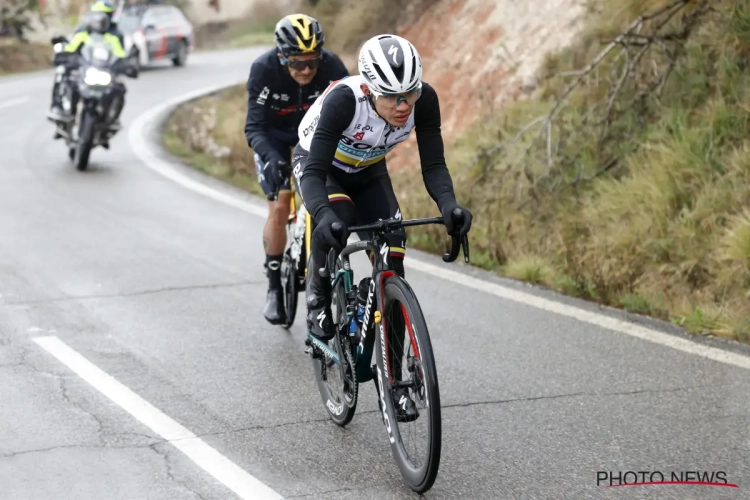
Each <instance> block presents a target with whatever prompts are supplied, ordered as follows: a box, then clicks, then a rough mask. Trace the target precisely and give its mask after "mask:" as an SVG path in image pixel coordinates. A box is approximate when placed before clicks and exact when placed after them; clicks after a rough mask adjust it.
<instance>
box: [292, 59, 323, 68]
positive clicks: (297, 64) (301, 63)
mask: <svg viewBox="0 0 750 500" xmlns="http://www.w3.org/2000/svg"><path fill="white" fill-rule="evenodd" d="M286 64H287V66H289V67H290V68H291V69H293V70H296V71H302V70H303V69H305V68H310V69H316V68H317V67H318V66H320V57H313V58H312V59H287V60H286Z"/></svg>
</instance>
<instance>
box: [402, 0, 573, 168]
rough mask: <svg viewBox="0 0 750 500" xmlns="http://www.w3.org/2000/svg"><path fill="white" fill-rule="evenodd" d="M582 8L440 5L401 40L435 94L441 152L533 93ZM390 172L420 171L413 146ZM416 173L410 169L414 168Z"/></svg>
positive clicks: (514, 0) (542, 1) (483, 0)
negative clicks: (477, 123)
mask: <svg viewBox="0 0 750 500" xmlns="http://www.w3.org/2000/svg"><path fill="white" fill-rule="evenodd" d="M584 4H585V1H584V0H522V1H519V0H492V1H490V0H439V1H438V2H436V3H435V4H434V5H433V6H432V7H431V8H430V9H429V10H425V12H424V13H423V14H422V15H421V16H419V18H418V19H416V20H415V21H414V22H413V23H411V24H410V25H408V26H405V27H404V28H402V29H401V30H400V32H399V34H400V35H401V36H403V37H405V38H407V39H408V40H409V41H411V42H412V43H414V45H416V47H417V49H418V50H419V52H420V54H421V55H422V59H423V64H424V80H425V81H426V82H428V83H430V84H431V85H432V86H433V87H435V89H436V90H437V92H438V96H439V97H440V102H441V111H442V118H443V136H444V138H445V140H446V143H447V144H450V142H451V141H452V140H454V139H456V138H457V137H458V136H459V135H460V134H461V133H462V132H463V131H465V130H466V128H467V127H468V126H469V125H470V124H472V123H473V122H474V120H476V119H477V118H478V117H481V116H482V115H483V114H487V113H491V112H492V110H493V109H498V108H499V107H501V106H502V105H503V104H504V103H506V102H508V101H509V100H513V99H518V98H522V97H523V96H524V95H525V94H527V93H529V92H530V91H531V90H533V88H534V87H535V81H534V75H535V73H536V70H537V69H538V68H539V65H540V64H541V62H542V61H543V59H544V55H545V54H546V53H548V52H549V51H552V50H557V49H560V48H562V47H564V46H566V45H567V44H568V43H569V41H570V40H571V39H572V38H573V36H574V35H575V34H576V33H577V32H578V30H579V29H580V28H581V27H582V24H581V21H582V15H583V13H584V9H585V5H584ZM388 161H389V167H390V168H391V169H399V168H404V167H405V166H406V165H413V166H416V165H418V161H419V159H418V155H417V154H416V140H415V138H414V137H413V136H412V137H411V138H410V140H409V141H408V142H407V143H406V144H404V145H403V146H402V147H399V148H397V150H396V151H395V152H394V153H393V154H392V155H391V156H390V157H389V159H388ZM413 168H416V167H413Z"/></svg>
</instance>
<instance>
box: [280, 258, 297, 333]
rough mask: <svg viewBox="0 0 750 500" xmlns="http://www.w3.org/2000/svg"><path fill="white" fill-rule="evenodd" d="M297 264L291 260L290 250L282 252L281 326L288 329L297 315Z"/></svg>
mask: <svg viewBox="0 0 750 500" xmlns="http://www.w3.org/2000/svg"><path fill="white" fill-rule="evenodd" d="M297 274H298V271H297V262H295V261H294V259H292V254H291V249H288V250H287V251H286V252H284V258H283V260H282V261H281V285H282V286H283V288H284V312H285V313H286V322H285V323H284V324H283V325H281V326H282V327H284V328H286V329H289V328H290V327H291V326H292V325H293V324H294V318H295V317H296V315H297V298H298V297H299V289H298V278H297Z"/></svg>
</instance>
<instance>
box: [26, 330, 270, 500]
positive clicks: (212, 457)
mask: <svg viewBox="0 0 750 500" xmlns="http://www.w3.org/2000/svg"><path fill="white" fill-rule="evenodd" d="M33 340H34V342H36V343H37V344H39V345H40V346H41V347H42V348H43V349H45V350H46V351H47V352H48V353H50V354H51V355H52V356H54V357H55V358H57V359H58V360H59V361H60V362H62V363H63V364H64V365H66V366H67V367H68V368H70V369H71V370H72V371H73V372H75V373H76V374H77V375H78V376H79V377H81V378H82V379H83V380H85V381H86V382H88V383H89V384H91V385H92V386H93V387H94V388H95V389H97V390H98V391H99V392H101V393H102V394H104V395H105V396H107V397H108V398H109V399H111V400H112V401H113V402H114V403H115V404H117V405H118V406H120V407H121V408H122V409H124V410H125V411H127V412H128V413H130V414H131V415H132V416H133V417H135V418H136V419H137V420H138V421H140V422H141V423H142V424H144V425H146V426H147V427H149V428H150V429H151V430H153V431H154V432H155V433H157V434H158V435H159V436H161V437H162V438H164V439H165V440H167V441H168V442H169V443H170V444H171V445H172V446H174V447H175V448H177V449H178V450H180V451H181V452H182V453H184V454H185V455H186V456H187V457H188V458H189V459H190V460H192V461H193V462H195V463H196V464H197V465H198V466H199V467H200V468H201V469H203V470H205V471H206V472H208V473H209V474H211V476H213V477H214V479H216V480H217V481H219V482H220V483H222V484H223V485H224V486H226V487H227V488H229V489H230V490H232V491H233V492H235V493H236V494H237V496H239V497H240V498H242V499H243V500H250V499H252V500H265V499H269V500H270V499H283V497H282V496H281V495H279V494H278V493H276V492H275V491H274V490H272V489H271V488H269V487H268V486H266V485H265V484H263V483H261V482H260V481H258V480H257V479H255V478H254V477H253V476H251V475H250V474H248V473H247V472H245V471H244V470H243V469H241V468H240V467H239V466H238V465H237V464H235V463H234V462H232V461H230V460H229V459H228V458H226V457H225V456H224V455H222V454H221V453H219V452H218V451H216V450H215V449H214V448H212V447H210V446H209V445H208V444H206V443H205V442H204V441H203V440H202V439H200V438H199V437H197V436H196V435H195V434H193V433H192V432H190V431H189V430H188V429H186V428H185V427H183V426H182V425H180V424H179V423H177V422H175V421H174V420H172V419H171V418H170V417H168V416H167V415H165V414H164V413H162V412H161V411H159V410H158V409H157V408H155V407H154V406H152V405H151V404H150V403H149V402H148V401H146V400H144V399H143V398H141V397H140V396H138V395H137V394H136V393H134V392H133V391H131V390H130V389H128V388H127V387H125V386H124V385H122V384H121V383H120V382H118V381H117V380H116V379H114V378H113V377H112V376H110V375H108V374H107V373H105V372H103V371H102V370H100V369H99V368H97V367H96V366H95V365H94V364H92V363H91V362H90V361H89V360H87V359H86V358H84V357H83V356H81V355H80V354H79V353H78V352H76V351H75V350H73V349H72V348H70V347H69V346H68V345H67V344H65V343H64V342H63V341H61V340H60V339H59V338H57V337H54V336H50V337H35V338H34V339H33Z"/></svg>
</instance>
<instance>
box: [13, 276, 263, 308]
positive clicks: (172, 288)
mask: <svg viewBox="0 0 750 500" xmlns="http://www.w3.org/2000/svg"><path fill="white" fill-rule="evenodd" d="M267 283H268V281H267V280H250V281H239V282H235V283H216V284H211V285H187V286H170V287H164V288H154V289H150V290H139V291H137V292H129V293H111V294H106V293H104V294H94V295H74V296H66V297H52V298H49V299H39V300H19V301H5V302H3V303H2V304H0V305H3V306H28V305H38V304H52V303H58V302H71V301H77V300H97V299H119V298H129V297H139V296H142V295H154V294H157V293H166V292H182V291H188V290H216V289H221V288H237V287H242V286H249V285H264V284H267Z"/></svg>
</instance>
